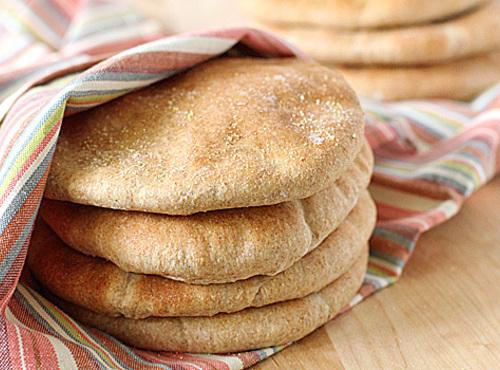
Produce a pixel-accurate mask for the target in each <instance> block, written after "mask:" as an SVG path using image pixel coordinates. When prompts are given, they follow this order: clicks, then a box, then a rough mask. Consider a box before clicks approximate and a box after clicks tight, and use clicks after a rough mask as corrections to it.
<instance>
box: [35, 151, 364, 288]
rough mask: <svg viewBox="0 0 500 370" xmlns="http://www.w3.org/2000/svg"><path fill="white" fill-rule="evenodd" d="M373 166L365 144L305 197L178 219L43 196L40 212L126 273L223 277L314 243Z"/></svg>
mask: <svg viewBox="0 0 500 370" xmlns="http://www.w3.org/2000/svg"><path fill="white" fill-rule="evenodd" d="M372 168H373V155H372V152H371V149H370V147H369V145H368V143H365V146H364V149H363V150H362V152H361V153H360V154H359V155H358V157H357V158H356V160H355V163H354V164H353V166H352V167H350V168H349V169H348V170H347V171H346V172H345V173H344V174H342V176H341V177H340V178H339V179H338V180H337V181H336V182H335V184H334V185H332V186H330V187H328V188H327V189H325V190H322V191H321V192H319V193H317V194H315V195H313V196H311V197H309V198H307V199H304V200H300V201H292V202H285V203H280V204H277V205H273V206H266V207H249V208H241V209H232V210H224V211H212V212H207V213H199V214H195V215H191V216H185V217H179V216H166V215H158V214H147V213H142V212H127V211H115V210H109V209H103V208H97V207H89V206H81V205H76V204H72V203H67V202H57V201H50V200H45V201H44V203H43V204H42V207H41V211H40V212H41V215H42V217H43V218H44V220H45V221H46V222H47V223H48V224H49V226H50V227H51V228H52V229H53V230H54V231H55V232H56V234H58V235H59V237H61V239H62V240H63V241H64V242H65V243H66V244H68V245H69V246H71V247H73V248H75V249H77V250H79V251H80V252H82V253H85V254H89V255H91V256H99V257H102V258H105V259H108V260H110V261H112V262H113V263H115V264H116V265H118V266H119V267H120V268H121V269H123V270H125V271H130V272H136V273H144V274H155V275H161V276H164V277H168V278H172V279H176V280H181V281H185V282H189V283H195V284H209V283H225V282H231V281H235V280H241V279H246V278H248V277H250V276H254V275H275V274H276V273H278V272H280V271H283V270H285V269H286V268H288V267H290V266H291V265H292V264H293V263H294V262H295V261H297V260H298V259H300V258H301V257H302V256H303V255H304V254H306V253H307V252H309V251H310V250H312V249H313V248H315V247H316V246H317V245H318V244H319V243H320V242H321V241H323V239H324V238H325V237H326V236H327V235H329V234H330V233H331V232H332V231H333V230H334V229H335V228H336V227H337V226H338V225H339V224H340V222H342V221H343V220H344V218H345V217H346V216H347V214H348V213H349V212H350V210H351V209H352V208H353V207H354V205H355V204H356V201H357V199H358V196H359V194H360V193H361V192H362V190H363V189H365V188H366V187H367V186H368V183H369V180H370V176H371V172H372Z"/></svg>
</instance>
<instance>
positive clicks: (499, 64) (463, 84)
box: [340, 52, 500, 100]
mask: <svg viewBox="0 0 500 370" xmlns="http://www.w3.org/2000/svg"><path fill="white" fill-rule="evenodd" d="M340 69H341V72H342V73H343V74H344V77H345V78H346V79H347V80H348V81H349V83H350V84H351V86H353V87H354V89H355V90H356V91H357V93H358V94H359V95H362V96H366V97H370V98H375V99H381V100H400V99H409V98H413V99H418V98H446V99H469V98H472V97H474V96H476V95H477V94H479V93H480V92H482V91H484V90H485V89H487V88H489V87H490V86H493V85H494V84H495V83H497V82H499V81H500V52H495V53H491V54H487V55H482V56H479V57H474V58H469V59H464V60H460V61H457V62H453V63H449V64H440V65H436V66H429V67H407V68H405V67H400V68H390V67H387V68H384V67H373V68H349V67H342V68H340Z"/></svg>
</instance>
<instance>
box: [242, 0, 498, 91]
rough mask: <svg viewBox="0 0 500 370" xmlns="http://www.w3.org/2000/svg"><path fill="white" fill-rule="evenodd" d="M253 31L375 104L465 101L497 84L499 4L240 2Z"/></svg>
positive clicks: (477, 0) (465, 0)
mask: <svg viewBox="0 0 500 370" xmlns="http://www.w3.org/2000/svg"><path fill="white" fill-rule="evenodd" d="M243 4H244V7H245V9H246V10H247V12H248V13H249V14H250V15H252V16H253V17H254V18H255V19H256V20H257V21H258V22H259V24H261V25H263V26H264V27H267V28H270V29H271V30H273V31H275V32H277V33H279V34H281V35H282V36H283V37H285V38H286V39H288V40H290V41H292V42H293V43H296V44H297V45H298V46H299V47H301V48H302V49H303V50H304V51H306V52H308V53H309V54H310V55H311V56H313V57H314V58H315V59H317V60H318V61H320V62H322V63H324V64H326V65H335V66H337V67H338V68H340V69H341V70H342V73H343V74H344V76H345V77H346V79H347V80H348V82H349V83H350V84H351V85H352V86H353V88H354V89H355V90H356V91H357V92H358V93H359V94H360V95H364V96H368V97H372V98H376V99H383V100H398V99H407V98H452V99H468V98H471V97H472V96H474V95H475V94H477V93H479V92H480V91H482V90H484V89H486V88H488V87H490V86H492V85H493V84H495V83H496V82H498V81H500V32H498V30H499V29H500V2H499V1H498V0H492V1H486V0H439V1H436V0H362V1H358V0H356V1H345V0H244V1H243Z"/></svg>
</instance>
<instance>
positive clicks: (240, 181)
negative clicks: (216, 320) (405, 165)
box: [45, 57, 364, 215]
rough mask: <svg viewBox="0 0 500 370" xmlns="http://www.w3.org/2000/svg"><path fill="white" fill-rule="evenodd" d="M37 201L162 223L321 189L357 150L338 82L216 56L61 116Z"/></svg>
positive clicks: (359, 115)
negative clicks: (160, 218) (144, 215)
mask: <svg viewBox="0 0 500 370" xmlns="http://www.w3.org/2000/svg"><path fill="white" fill-rule="evenodd" d="M65 121H66V122H65V124H64V125H63V128H62V131H61V135H60V137H59V140H58V145H57V148H56V151H55V154H54V159H53V161H52V164H51V171H50V174H49V178H48V181H47V187H46V191H45V195H46V197H48V198H50V199H55V200H63V201H70V202H74V203H81V204H87V205H94V206H99V207H105V208H114V209H123V210H137V211H145V212H154V213H164V214H171V215H188V214H193V213H196V212H202V211H209V210H220V209H227V208H238V207H247V206H260V205H270V204H277V203H280V202H284V201H287V200H296V199H303V198H307V197H309V196H311V195H313V194H315V193H317V192H318V191H320V190H323V189H325V188H326V187H327V186H328V185H329V184H331V183H332V182H333V181H334V180H335V179H336V178H338V177H339V175H340V174H341V173H342V172H344V171H345V170H346V169H347V168H348V167H349V166H350V165H351V164H352V162H353V161H354V158H355V157H356V155H357V154H358V153H359V151H360V150H361V146H362V143H363V141H362V135H363V125H364V123H363V112H362V110H361V107H360V106H359V102H358V100H357V97H356V95H355V94H354V92H353V91H352V90H351V88H350V87H349V86H348V85H347V84H346V83H345V81H344V79H343V78H342V76H341V75H340V74H339V73H337V72H334V71H332V70H328V69H327V68H325V67H323V66H319V65H317V64H313V63H308V62H305V61H300V60H297V59H295V58H277V59H259V58H229V57H227V58H219V59H215V60H212V61H210V62H207V63H203V64H201V65H199V66H197V67H195V68H192V69H190V70H189V71H187V72H185V73H183V74H179V75H177V76H174V77H171V78H170V79H167V80H164V81H163V82H160V83H157V84H155V85H153V86H150V87H147V88H144V89H142V90H139V91H137V92H134V93H130V94H127V95H125V96H123V97H121V98H118V99H115V100H114V101H112V102H110V103H108V104H105V105H103V106H99V107H97V108H94V109H92V110H89V111H87V112H83V113H80V114H77V115H74V116H71V117H69V118H67V119H65Z"/></svg>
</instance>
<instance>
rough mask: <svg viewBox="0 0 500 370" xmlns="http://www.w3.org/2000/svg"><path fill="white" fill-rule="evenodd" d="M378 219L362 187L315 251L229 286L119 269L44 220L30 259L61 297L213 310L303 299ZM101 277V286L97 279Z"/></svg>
mask: <svg viewBox="0 0 500 370" xmlns="http://www.w3.org/2000/svg"><path fill="white" fill-rule="evenodd" d="M374 224H375V205H374V204H373V202H372V200H371V199H370V197H369V195H368V193H367V192H366V191H365V193H364V194H363V196H361V199H360V203H359V204H358V205H357V206H356V207H355V208H354V210H353V211H352V212H351V213H350V214H349V216H348V217H347V219H346V220H345V221H344V222H343V223H342V224H341V225H340V226H339V227H338V228H337V229H336V230H335V231H334V232H333V233H332V234H331V235H330V236H329V237H328V238H326V239H325V241H324V242H323V243H321V245H319V246H318V247H317V248H316V249H315V250H313V251H312V252H311V253H309V254H307V255H306V256H304V257H303V258H301V259H300V260H299V261H297V262H296V263H295V264H294V265H292V266H291V267H290V268H288V269H287V270H285V271H283V272H281V273H279V274H277V275H275V276H272V277H271V276H255V277H253V278H250V279H247V280H240V281H237V282H235V283H228V284H211V285H191V284H186V283H182V282H179V281H174V280H170V279H165V278H162V277H159V276H152V275H139V274H132V273H127V272H124V271H122V270H120V269H119V268H118V267H116V266H115V265H114V264H112V263H110V262H104V261H103V260H102V259H98V258H93V257H89V256H86V255H84V254H81V253H78V252H77V251H74V250H73V249H71V248H69V247H67V246H65V245H64V244H63V242H62V241H61V240H60V239H59V238H57V236H56V235H55V234H54V233H53V232H52V231H51V230H50V229H49V228H48V227H47V226H45V225H43V224H39V225H37V228H36V229H35V231H34V233H33V237H32V240H31V244H30V247H29V256H28V265H29V267H30V269H31V271H32V272H33V274H34V275H35V277H36V278H37V280H38V281H39V282H40V283H42V285H43V286H44V287H46V288H47V289H48V290H49V291H50V292H52V293H53V294H55V295H56V296H58V297H60V298H62V299H64V300H66V301H68V302H71V303H74V304H77V305H79V306H82V307H85V308H87V309H90V310H93V311H96V312H100V313H104V314H106V315H110V316H120V315H123V316H125V317H130V318H134V319H141V318H146V317H150V316H158V317H163V316H211V315H215V314H217V313H221V312H236V311H241V310H242V309H245V308H248V307H260V306H265V305H268V304H272V303H276V302H280V301H285V300H290V299H294V298H301V297H305V296H306V295H309V294H311V293H314V292H317V291H319V290H320V289H322V288H324V287H325V286H326V285H328V284H330V283H331V282H332V281H334V280H335V279H337V278H338V277H339V276H340V275H341V274H342V273H344V272H345V271H347V269H348V268H349V267H350V266H351V265H352V264H353V263H354V261H355V260H356V258H357V257H359V255H360V254H361V251H362V250H363V249H364V248H365V247H366V244H367V241H368V238H369V237H370V234H371V232H372V230H373V227H374ZM96 281H99V285H96V284H95V282H96Z"/></svg>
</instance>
